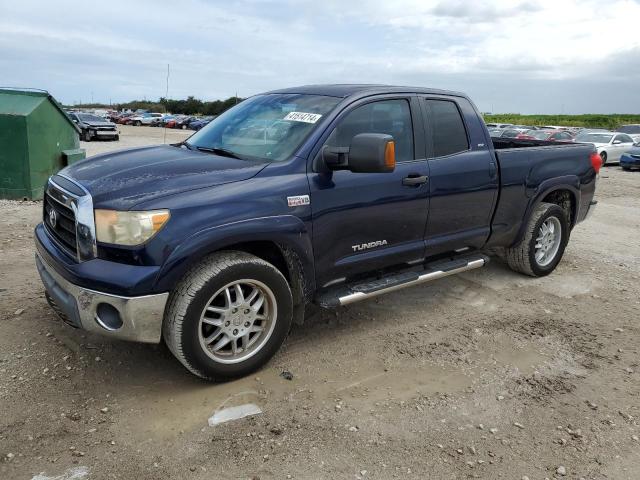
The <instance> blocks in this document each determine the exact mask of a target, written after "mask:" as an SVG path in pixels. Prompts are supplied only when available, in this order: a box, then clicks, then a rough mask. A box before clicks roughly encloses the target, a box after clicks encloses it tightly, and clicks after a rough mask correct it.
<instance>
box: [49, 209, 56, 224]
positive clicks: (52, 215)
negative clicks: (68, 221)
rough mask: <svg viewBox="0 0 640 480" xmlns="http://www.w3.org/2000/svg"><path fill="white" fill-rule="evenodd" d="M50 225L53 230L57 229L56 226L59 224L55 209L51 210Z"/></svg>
mask: <svg viewBox="0 0 640 480" xmlns="http://www.w3.org/2000/svg"><path fill="white" fill-rule="evenodd" d="M49 224H50V225H51V226H52V227H53V228H56V225H57V224H58V214H57V213H56V211H55V210H54V209H53V208H51V209H49Z"/></svg>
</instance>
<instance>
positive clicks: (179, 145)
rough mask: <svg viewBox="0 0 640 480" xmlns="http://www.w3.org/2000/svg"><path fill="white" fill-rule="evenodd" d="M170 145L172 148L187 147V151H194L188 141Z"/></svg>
mask: <svg viewBox="0 0 640 480" xmlns="http://www.w3.org/2000/svg"><path fill="white" fill-rule="evenodd" d="M170 145H171V146H172V147H185V148H186V149H187V150H193V146H192V145H191V144H190V143H189V142H187V141H186V140H185V141H184V142H179V143H171V144H170Z"/></svg>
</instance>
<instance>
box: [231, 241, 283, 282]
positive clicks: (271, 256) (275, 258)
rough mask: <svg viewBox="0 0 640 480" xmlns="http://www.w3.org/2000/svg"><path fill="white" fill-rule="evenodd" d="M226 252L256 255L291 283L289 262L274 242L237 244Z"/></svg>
mask: <svg viewBox="0 0 640 480" xmlns="http://www.w3.org/2000/svg"><path fill="white" fill-rule="evenodd" d="M224 250H238V251H241V252H246V253H250V254H251V255H255V256H256V257H258V258H261V259H262V260H264V261H265V262H269V263H270V264H271V265H273V266H274V267H276V268H277V269H278V270H280V273H282V275H284V278H286V279H287V281H288V282H290V281H291V276H290V272H289V267H288V266H287V261H286V260H285V258H284V255H283V253H282V250H280V248H279V247H278V245H276V244H275V243H273V242H266V241H265V242H263V241H258V242H243V243H236V244H233V245H228V246H226V247H224Z"/></svg>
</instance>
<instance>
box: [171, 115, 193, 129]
mask: <svg viewBox="0 0 640 480" xmlns="http://www.w3.org/2000/svg"><path fill="white" fill-rule="evenodd" d="M196 120H197V118H196V117H190V116H183V117H181V118H178V119H177V120H176V123H175V126H174V128H180V129H182V130H186V129H187V128H190V127H189V124H190V123H191V122H194V121H196Z"/></svg>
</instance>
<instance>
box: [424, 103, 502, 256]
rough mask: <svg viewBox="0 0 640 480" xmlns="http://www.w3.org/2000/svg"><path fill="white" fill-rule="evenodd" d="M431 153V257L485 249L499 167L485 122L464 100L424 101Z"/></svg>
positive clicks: (427, 235) (428, 234) (428, 241)
mask: <svg viewBox="0 0 640 480" xmlns="http://www.w3.org/2000/svg"><path fill="white" fill-rule="evenodd" d="M422 106H423V113H424V115H423V116H424V119H425V126H426V144H427V147H428V152H429V153H428V155H429V196H430V200H429V202H430V203H429V220H428V222H427V228H426V232H425V239H426V247H427V251H426V254H427V256H430V255H435V254H438V253H442V252H445V251H450V250H458V249H466V248H480V247H482V246H483V245H484V244H485V242H486V241H487V239H488V238H489V235H490V224H491V216H492V214H493V210H494V206H495V202H496V199H497V194H498V168H497V165H496V163H495V162H496V161H495V159H494V156H493V154H492V152H491V150H490V149H489V145H487V143H486V142H487V140H486V138H485V130H484V128H483V124H482V120H481V119H480V118H479V116H478V114H477V113H476V110H475V108H473V106H472V105H471V103H470V102H469V101H468V100H467V99H465V98H462V97H445V96H429V95H427V96H424V97H423V98H422Z"/></svg>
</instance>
